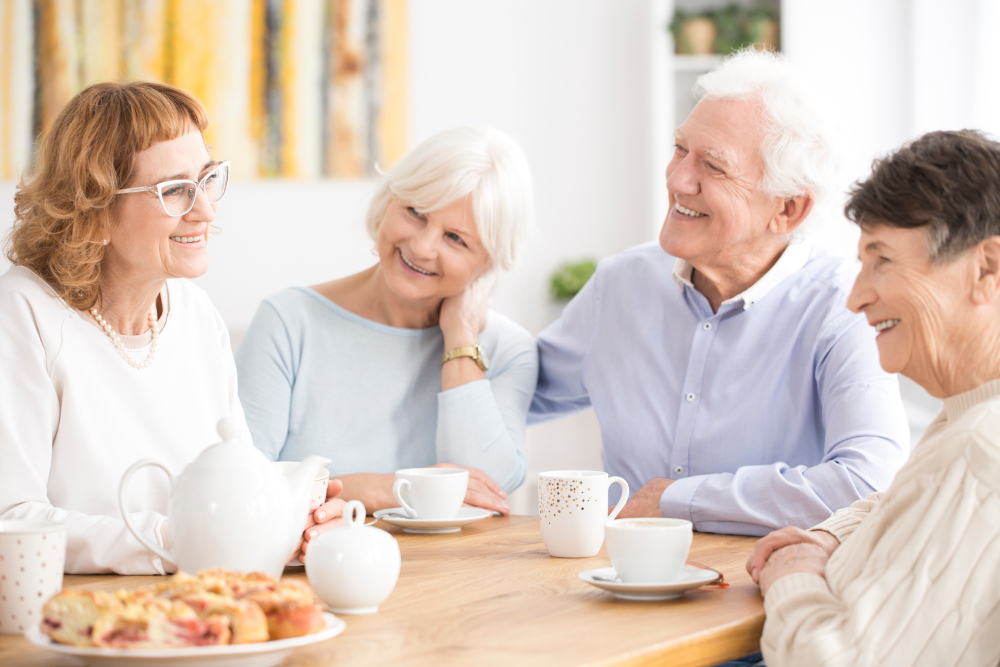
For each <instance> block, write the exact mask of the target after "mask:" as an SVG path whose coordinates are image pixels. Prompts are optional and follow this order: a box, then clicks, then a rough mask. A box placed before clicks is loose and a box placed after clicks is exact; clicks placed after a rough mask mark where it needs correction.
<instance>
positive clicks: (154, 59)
mask: <svg viewBox="0 0 1000 667" xmlns="http://www.w3.org/2000/svg"><path fill="white" fill-rule="evenodd" d="M122 7H123V10H122V11H123V15H122V59H123V67H124V72H123V74H124V76H125V78H126V79H129V80H133V81H166V77H167V72H166V46H167V11H168V6H167V0H125V1H124V2H123V5H122Z"/></svg>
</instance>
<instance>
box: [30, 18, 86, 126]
mask: <svg viewBox="0 0 1000 667" xmlns="http://www.w3.org/2000/svg"><path fill="white" fill-rule="evenodd" d="M37 7H38V21H39V26H38V36H39V44H38V53H39V54H41V56H42V58H41V63H40V67H39V73H40V74H41V78H40V81H38V82H37V84H36V85H38V86H39V97H40V101H41V116H42V117H41V125H42V127H41V130H42V132H44V131H45V130H47V129H48V128H49V126H50V125H51V124H52V121H54V120H55V118H56V116H57V115H58V114H59V112H60V111H61V110H62V108H63V107H64V106H66V103H67V102H69V100H70V98H72V97H73V96H74V95H76V94H77V93H78V92H79V90H80V61H79V50H78V44H77V21H78V18H77V15H76V8H77V3H76V2H74V1H73V0H49V2H41V3H38V5H37Z"/></svg>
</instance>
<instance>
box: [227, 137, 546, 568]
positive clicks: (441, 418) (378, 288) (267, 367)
mask: <svg viewBox="0 0 1000 667" xmlns="http://www.w3.org/2000/svg"><path fill="white" fill-rule="evenodd" d="M533 215H534V207H533V198H532V186H531V173H530V170H529V168H528V162H527V159H526V158H525V156H524V153H523V152H522V151H521V149H520V147H519V146H518V145H517V144H516V143H515V142H514V141H513V140H512V139H511V138H510V137H508V136H507V135H505V134H504V133H502V132H500V131H499V130H496V129H493V128H458V129H453V130H448V131H445V132H441V133H440V134H437V135H435V136H433V137H431V138H430V139H428V140H426V141H425V142H423V143H422V144H421V145H420V146H418V147H417V148H415V149H414V150H413V151H412V152H411V153H410V154H409V155H407V156H406V157H404V158H403V159H402V160H401V161H400V162H399V163H398V164H396V165H395V166H393V167H392V168H391V169H389V170H388V171H387V172H386V174H385V175H384V177H383V178H382V181H381V183H380V184H379V187H378V189H377V191H376V193H375V196H374V197H373V198H372V201H371V204H370V205H369V208H368V215H367V219H366V226H367V230H368V233H369V235H370V236H371V238H372V240H373V241H374V243H375V251H376V253H377V255H378V262H377V263H375V264H374V265H373V266H372V267H370V268H368V269H366V270H364V271H362V272H361V273H358V274H355V275H352V276H347V277H345V278H340V279H338V280H333V281H330V282H327V283H323V284H320V285H314V286H312V287H293V288H290V289H288V290H285V291H284V292H280V293H278V294H276V295H274V296H271V297H269V298H267V299H265V300H264V302H263V304H261V306H260V308H259V309H258V311H257V314H256V316H255V317H254V320H253V322H252V323H251V325H250V328H249V329H248V331H247V333H246V335H245V336H244V337H243V340H242V341H241V343H240V349H239V350H238V352H237V355H236V361H237V368H238V369H239V374H240V398H241V400H242V402H243V405H244V407H245V408H246V410H247V422H248V424H249V426H250V431H251V433H252V434H253V441H254V444H255V445H257V446H258V447H259V448H260V449H261V450H263V451H264V453H265V454H266V455H267V456H269V457H270V458H271V459H274V460H288V461H298V460H301V459H303V458H305V457H306V456H307V455H309V454H320V455H322V456H326V457H328V458H330V459H333V463H332V464H330V465H329V466H328V467H329V469H330V472H331V476H332V477H334V478H339V480H340V481H341V482H342V483H343V484H344V492H343V493H342V494H341V496H340V497H341V498H342V499H345V500H346V499H359V500H361V501H362V502H364V504H365V507H366V508H367V509H368V511H369V512H372V511H375V510H379V509H386V508H391V507H396V506H397V505H398V503H397V502H396V501H395V499H394V497H393V494H392V487H393V482H394V475H393V473H394V471H396V470H398V469H401V468H413V467H424V466H432V465H453V466H461V467H466V468H468V469H469V486H468V492H467V494H466V497H465V501H466V503H467V504H469V505H472V506H476V507H480V508H484V509H489V510H494V511H497V512H501V513H504V514H506V513H508V512H509V511H510V508H509V506H508V505H507V503H506V501H505V498H506V494H507V492H509V491H512V490H513V489H515V488H517V487H518V486H520V485H521V483H522V482H523V481H524V477H525V474H526V471H527V459H526V456H525V418H526V415H527V411H528V405H529V403H530V402H531V397H532V395H533V394H534V390H535V382H536V380H537V376H538V355H537V351H536V349H535V342H534V339H533V338H532V336H531V335H530V334H529V333H528V332H527V331H525V330H524V329H522V328H521V327H519V326H518V325H516V324H515V323H513V322H512V321H510V320H509V319H507V318H506V317H504V316H503V315H500V314H499V313H495V312H492V311H490V310H489V297H490V294H491V292H492V289H493V286H494V285H495V283H496V279H497V277H498V276H499V274H500V273H502V272H503V271H508V270H510V269H511V268H512V267H513V266H514V264H515V263H516V260H517V258H518V255H519V253H520V251H521V248H522V247H523V243H524V241H525V240H526V238H527V236H528V233H529V232H530V230H531V227H532V224H533ZM327 505H330V503H327ZM329 509H331V508H328V507H326V506H323V507H320V508H319V509H317V510H316V512H315V513H314V515H313V518H314V519H315V520H316V521H317V522H318V523H321V524H324V522H327V521H328V520H329V518H330V517H331V516H333V515H334V514H335V510H336V508H335V507H334V508H332V509H333V510H334V511H333V512H331V511H328V510H329ZM328 525H329V524H328V523H326V524H324V525H320V526H316V527H315V528H311V529H310V530H308V531H307V540H308V539H311V538H312V537H315V535H317V534H319V533H321V532H323V530H324V529H325V528H326V527H327V526H328ZM304 547H308V542H306V543H305V544H304ZM303 550H304V549H303Z"/></svg>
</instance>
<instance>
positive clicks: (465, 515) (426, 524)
mask: <svg viewBox="0 0 1000 667" xmlns="http://www.w3.org/2000/svg"><path fill="white" fill-rule="evenodd" d="M491 516H493V512H491V511H490V510H484V509H482V508H481V507H462V508H460V509H459V510H458V514H457V515H456V516H455V518H454V519H410V518H407V516H406V513H405V512H404V511H403V508H402V507H393V508H392V509H387V510H378V511H377V512H375V518H376V519H377V520H380V521H385V522H386V523H387V524H389V525H390V526H397V527H399V528H402V529H403V532H405V533H424V534H437V533H457V532H458V531H460V530H462V526H467V525H469V524H470V523H475V522H476V521H482V520H483V519H487V518H489V517H491Z"/></svg>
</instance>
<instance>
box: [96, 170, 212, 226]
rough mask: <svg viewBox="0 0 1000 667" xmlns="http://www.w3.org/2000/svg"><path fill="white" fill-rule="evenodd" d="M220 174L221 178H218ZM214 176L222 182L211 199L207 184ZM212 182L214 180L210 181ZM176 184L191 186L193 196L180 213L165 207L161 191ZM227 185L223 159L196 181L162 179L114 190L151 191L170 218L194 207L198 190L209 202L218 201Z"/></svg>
mask: <svg viewBox="0 0 1000 667" xmlns="http://www.w3.org/2000/svg"><path fill="white" fill-rule="evenodd" d="M219 176H221V178H218V177H219ZM212 178H215V179H216V180H218V181H220V182H221V183H222V187H221V188H219V192H218V194H217V196H216V197H215V199H212V195H211V194H209V192H208V188H207V185H208V183H209V182H210V181H209V179H212ZM212 182H214V181H212ZM178 185H188V186H191V187H192V188H193V192H194V196H193V197H191V200H190V201H189V202H188V204H187V208H186V209H184V210H183V211H181V212H180V213H171V212H170V209H169V208H168V207H167V202H166V201H164V199H163V192H164V191H165V190H168V189H170V188H172V187H175V186H178ZM228 186H229V160H224V161H222V162H220V163H218V164H217V165H215V166H214V167H213V168H212V170H211V171H209V172H208V173H207V174H205V175H204V176H202V178H201V180H200V181H198V182H197V183H196V182H195V181H192V180H189V179H180V180H175V181H163V182H162V183H157V184H156V185H146V186H143V187H140V188H124V189H122V190H115V194H116V195H127V194H131V193H133V192H152V193H154V194H155V195H156V196H157V198H158V199H159V200H160V206H162V207H163V212H164V213H166V214H167V215H169V216H170V217H171V218H180V217H181V216H185V215H187V214H188V213H189V212H190V211H191V209H193V208H194V204H195V202H196V201H198V190H201V191H202V192H204V193H205V196H206V197H208V203H209V204H215V203H218V202H219V201H220V200H221V199H222V197H223V196H224V195H225V194H226V190H227V189H228Z"/></svg>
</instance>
